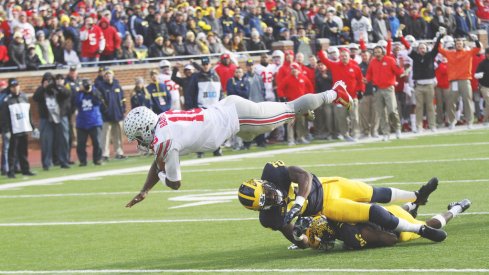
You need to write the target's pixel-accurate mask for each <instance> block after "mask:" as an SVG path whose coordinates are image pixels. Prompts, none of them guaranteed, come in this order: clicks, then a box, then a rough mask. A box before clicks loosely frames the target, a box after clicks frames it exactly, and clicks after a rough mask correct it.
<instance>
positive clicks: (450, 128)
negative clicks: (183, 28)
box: [448, 121, 457, 130]
mask: <svg viewBox="0 0 489 275" xmlns="http://www.w3.org/2000/svg"><path fill="white" fill-rule="evenodd" d="M455 124H457V121H454V122H452V123H450V125H449V126H448V130H452V129H453V128H455Z"/></svg>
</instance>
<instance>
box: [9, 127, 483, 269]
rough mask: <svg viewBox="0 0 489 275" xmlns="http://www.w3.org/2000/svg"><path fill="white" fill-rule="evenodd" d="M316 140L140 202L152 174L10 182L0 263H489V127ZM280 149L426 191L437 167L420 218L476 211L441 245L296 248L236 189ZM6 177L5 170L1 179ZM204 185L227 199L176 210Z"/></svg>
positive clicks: (221, 168) (234, 164)
mask: <svg viewBox="0 0 489 275" xmlns="http://www.w3.org/2000/svg"><path fill="white" fill-rule="evenodd" d="M315 144H317V143H315ZM275 148H277V149H280V148H286V147H283V146H282V147H280V146H275ZM304 148H306V149H307V148H310V147H308V146H305V147H304ZM306 149H305V150H301V151H298V152H294V153H280V154H279V153H273V155H267V156H256V157H253V158H241V159H240V158H237V159H233V160H227V161H225V162H219V163H218V162H215V163H203V164H200V165H194V166H184V167H183V186H182V189H181V190H180V191H171V190H169V189H168V188H166V187H163V186H162V185H161V184H159V185H157V186H155V188H154V189H153V191H152V192H151V193H150V195H149V196H148V198H147V199H146V200H145V201H143V202H142V203H140V204H138V205H136V206H135V207H133V208H131V209H127V208H124V205H125V204H126V203H127V202H128V201H129V200H130V199H131V198H132V197H133V196H134V195H136V194H137V192H138V190H139V189H140V188H141V186H142V183H143V181H144V178H145V172H136V173H132V174H124V175H116V176H104V177H96V178H83V179H82V180H76V181H63V182H62V183H61V184H60V183H58V184H53V185H40V186H29V187H21V188H17V189H8V190H1V191H0V209H1V210H0V243H1V246H0V273H2V272H6V271H21V272H22V271H47V273H49V271H56V270H58V271H61V272H68V270H87V271H90V272H100V270H105V271H106V272H110V270H112V272H114V273H119V272H120V273H124V272H130V271H131V270H134V272H152V271H153V272H165V271H166V272H184V273H189V272H203V271H205V270H211V271H212V272H228V273H241V272H250V271H253V270H254V271H258V272H259V273H266V272H269V271H273V269H278V270H280V271H298V270H301V271H311V272H316V273H320V272H323V271H326V270H327V269H331V270H333V271H336V272H348V271H350V272H360V271H368V270H371V271H374V270H375V271H380V270H382V271H386V272H392V273H395V272H398V271H399V270H400V271H401V272H402V271H407V269H412V271H423V270H425V269H430V270H431V271H444V272H457V271H459V272H460V271H462V272H468V271H484V272H489V263H488V256H487V247H489V241H488V239H487V236H488V235H487V233H488V230H487V228H488V226H489V218H488V217H489V210H488V209H489V203H488V202H487V201H488V199H487V194H488V193H489V192H488V191H489V187H488V184H489V172H488V169H487V167H488V162H489V131H488V130H477V131H469V132H460V133H453V134H450V135H436V136H429V137H418V138H414V139H402V140H394V141H391V142H387V143H386V142H378V143H371V144H349V145H348V146H342V147H336V148H323V149H316V150H312V151H311V150H306ZM270 150H271V149H269V151H267V152H271V151H270ZM260 152H261V151H260ZM229 153H230V152H227V154H226V155H229ZM231 154H234V153H231ZM193 157H194V156H189V157H187V158H186V159H191V158H193ZM209 159H210V160H213V159H215V158H212V157H210V158H209ZM278 159H280V160H283V161H285V163H286V164H288V165H299V166H302V167H304V168H306V169H307V170H309V171H311V172H313V173H315V174H316V175H318V176H331V175H337V176H344V177H348V178H357V179H369V178H378V179H377V180H373V181H370V183H371V184H373V185H376V186H394V187H398V188H402V189H406V190H417V189H418V188H419V186H420V185H421V184H423V183H424V182H426V181H427V180H429V179H430V178H431V177H433V176H437V177H438V178H439V179H440V185H439V187H438V190H437V191H436V192H435V193H433V194H432V196H431V198H430V201H429V203H428V205H427V206H425V207H422V208H421V209H420V214H421V216H420V219H427V218H429V217H430V215H432V214H436V213H438V212H441V211H444V210H445V209H446V205H447V203H448V202H451V201H455V200H460V199H463V198H469V199H471V200H472V202H473V205H472V207H471V208H470V209H469V210H468V211H467V212H468V214H467V215H461V216H459V217H457V218H456V219H454V220H452V221H451V222H450V223H449V224H448V225H447V227H446V230H447V232H448V238H447V240H446V241H445V242H443V243H440V244H434V243H431V242H430V241H427V240H417V241H413V242H409V243H402V244H399V245H397V246H394V247H389V248H382V249H369V250H363V251H344V250H342V249H341V244H339V243H338V244H337V248H335V250H334V251H332V252H328V253H321V252H317V251H312V250H300V251H289V250H287V246H288V245H289V243H288V242H287V241H286V240H285V238H283V237H282V235H281V234H280V233H277V232H272V231H270V230H268V229H264V228H262V227H261V225H260V224H259V222H258V220H257V219H256V218H257V216H258V213H257V212H252V211H249V210H246V209H245V208H243V207H242V206H241V205H240V204H239V203H238V201H237V199H236V197H237V195H236V190H237V188H238V186H239V185H240V183H241V182H242V181H243V180H245V179H248V178H251V177H259V176H260V174H261V169H262V167H263V165H264V163H265V162H267V161H273V160H278ZM149 163H150V159H149V158H144V157H139V158H131V159H129V160H127V161H120V162H115V161H113V162H110V163H109V164H108V165H105V166H103V167H100V168H99V167H96V168H95V167H93V168H89V169H81V168H74V169H71V170H70V171H69V172H70V173H73V174H81V173H86V172H94V171H103V170H108V169H118V168H127V167H137V166H143V165H148V164H149ZM60 175H61V171H60V170H54V171H50V173H40V175H39V178H46V177H49V176H60ZM36 179H37V178H36ZM6 182H7V180H1V181H0V186H1V185H2V183H6ZM9 182H10V181H9ZM214 193H218V194H217V195H213V194H214ZM39 195H44V196H39ZM197 195H199V196H201V197H200V198H204V199H205V197H209V196H213V200H217V199H220V200H222V201H223V202H221V203H216V204H208V205H201V206H193V207H183V208H174V207H178V206H182V205H183V204H186V203H195V202H198V200H196V198H197V199H199V197H198V196H197ZM196 196H197V197H196ZM82 222H87V224H80V223H82ZM93 222H99V224H93ZM110 222H113V224H111V223H110ZM52 223H56V224H52ZM64 223H71V224H64ZM87 271H85V272H87ZM123 271H124V272H123ZM276 271H277V270H276Z"/></svg>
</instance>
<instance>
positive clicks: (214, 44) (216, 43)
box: [207, 32, 226, 53]
mask: <svg viewBox="0 0 489 275" xmlns="http://www.w3.org/2000/svg"><path fill="white" fill-rule="evenodd" d="M207 41H208V42H209V51H210V53H222V52H224V51H226V48H224V46H223V45H222V43H221V40H220V39H219V38H217V37H216V36H215V35H214V33H212V32H210V33H208V34H207Z"/></svg>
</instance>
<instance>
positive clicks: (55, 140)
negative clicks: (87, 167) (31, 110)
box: [33, 73, 71, 171]
mask: <svg viewBox="0 0 489 275" xmlns="http://www.w3.org/2000/svg"><path fill="white" fill-rule="evenodd" d="M63 80H64V79H63V77H62V76H61V83H60V85H58V83H57V82H58V81H57V80H55V78H54V76H53V75H52V74H51V73H45V74H44V76H43V77H42V81H41V86H39V87H38V88H37V90H36V92H35V93H34V96H33V99H34V101H35V102H37V105H38V110H39V117H40V119H41V123H40V126H39V130H40V134H41V138H40V139H41V159H42V168H43V169H44V170H45V171H47V170H49V168H50V167H51V166H52V165H53V146H56V147H57V150H56V153H57V160H58V161H59V162H60V164H61V168H70V166H69V163H68V162H69V159H68V155H69V154H68V150H69V149H70V148H69V131H68V129H69V128H68V115H69V113H70V111H71V110H70V100H71V93H70V91H69V90H68V89H66V88H65V87H64V86H63Z"/></svg>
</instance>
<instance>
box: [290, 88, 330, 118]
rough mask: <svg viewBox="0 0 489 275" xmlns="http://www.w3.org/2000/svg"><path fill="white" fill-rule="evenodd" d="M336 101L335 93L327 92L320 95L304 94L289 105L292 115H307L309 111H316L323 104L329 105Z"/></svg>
mask: <svg viewBox="0 0 489 275" xmlns="http://www.w3.org/2000/svg"><path fill="white" fill-rule="evenodd" d="M335 99H336V92H335V91H333V90H328V91H326V92H324V93H320V94H306V95H303V96H301V97H299V98H298V99H296V100H292V101H291V102H289V104H292V106H293V108H294V113H296V114H298V115H301V114H305V113H307V111H309V110H316V109H317V108H319V106H321V105H323V103H331V102H333V100H335Z"/></svg>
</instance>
